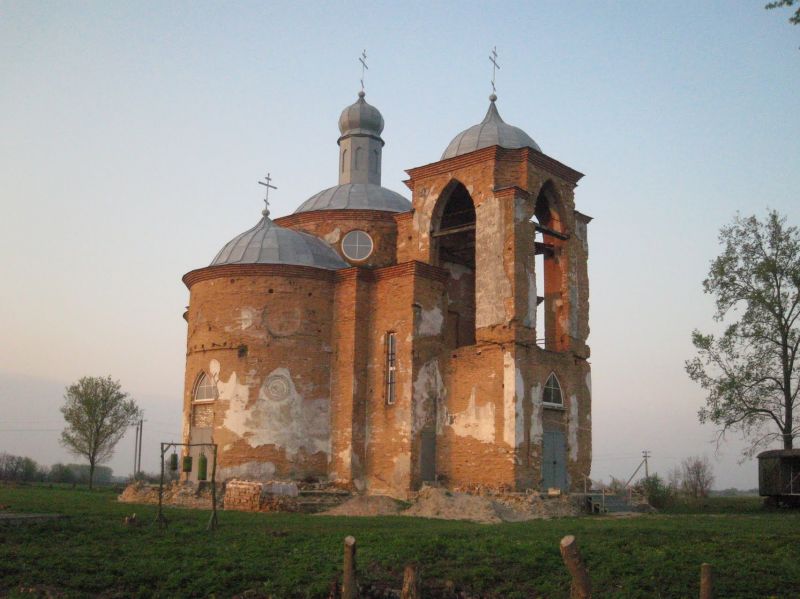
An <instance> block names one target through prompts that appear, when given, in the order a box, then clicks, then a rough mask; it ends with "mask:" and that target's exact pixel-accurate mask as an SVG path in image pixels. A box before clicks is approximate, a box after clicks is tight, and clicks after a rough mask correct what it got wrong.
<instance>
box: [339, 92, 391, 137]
mask: <svg viewBox="0 0 800 599" xmlns="http://www.w3.org/2000/svg"><path fill="white" fill-rule="evenodd" d="M364 96H365V94H364V92H363V91H360V92H358V100H356V102H355V104H351V105H350V106H348V107H347V108H345V109H344V110H343V111H342V114H341V116H340V117H339V131H340V132H341V134H342V136H345V135H356V134H362V135H374V136H376V137H380V135H381V132H382V131H383V115H381V112H380V110H378V109H377V108H375V107H374V106H372V105H371V104H367V101H366V100H365V99H364Z"/></svg>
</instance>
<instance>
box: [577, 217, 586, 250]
mask: <svg viewBox="0 0 800 599" xmlns="http://www.w3.org/2000/svg"><path fill="white" fill-rule="evenodd" d="M575 237H577V238H578V239H580V240H581V245H583V251H584V252H587V253H588V252H589V235H588V233H587V227H586V223H585V222H583V221H582V220H581V219H580V218H576V219H575Z"/></svg>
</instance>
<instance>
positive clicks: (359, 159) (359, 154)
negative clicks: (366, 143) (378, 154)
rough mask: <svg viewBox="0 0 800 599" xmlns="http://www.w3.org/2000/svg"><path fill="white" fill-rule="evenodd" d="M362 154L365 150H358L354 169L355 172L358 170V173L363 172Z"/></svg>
mask: <svg viewBox="0 0 800 599" xmlns="http://www.w3.org/2000/svg"><path fill="white" fill-rule="evenodd" d="M362 153H363V150H362V149H361V148H356V161H355V164H354V165H353V169H354V170H357V171H358V170H361V162H362V158H361V154H362Z"/></svg>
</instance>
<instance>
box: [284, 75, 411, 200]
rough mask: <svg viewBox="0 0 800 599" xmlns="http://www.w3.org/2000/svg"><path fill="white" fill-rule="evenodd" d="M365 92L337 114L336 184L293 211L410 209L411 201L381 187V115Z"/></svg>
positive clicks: (359, 93) (361, 92)
mask: <svg viewBox="0 0 800 599" xmlns="http://www.w3.org/2000/svg"><path fill="white" fill-rule="evenodd" d="M364 95H365V94H364V91H363V90H362V91H360V92H358V100H356V102H355V104H351V105H350V106H348V107H347V108H345V109H344V110H343V111H342V116H340V117H339V131H340V132H341V134H342V135H341V137H340V138H339V139H338V141H337V143H338V144H339V185H336V186H335V187H329V188H328V189H324V190H322V191H320V192H319V193H316V194H314V195H313V196H311V197H310V198H309V199H307V200H306V201H305V202H303V203H302V204H301V205H300V207H299V208H298V209H297V210H295V211H294V212H295V214H297V213H298V212H312V211H314V210H381V211H384V212H408V211H409V210H411V202H409V201H408V200H407V199H405V198H404V197H403V196H401V195H400V194H399V193H396V192H394V191H392V190H390V189H386V188H385V187H382V186H381V159H382V152H383V139H381V132H382V131H383V117H382V116H381V113H380V111H378V109H377V108H375V107H374V106H370V105H369V104H367V102H366V101H365V100H364Z"/></svg>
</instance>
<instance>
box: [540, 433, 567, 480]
mask: <svg viewBox="0 0 800 599" xmlns="http://www.w3.org/2000/svg"><path fill="white" fill-rule="evenodd" d="M542 487H543V490H544V491H546V490H547V489H550V488H558V489H561V490H562V491H566V490H567V440H566V438H565V437H564V433H562V432H561V431H544V439H543V441H542Z"/></svg>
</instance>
